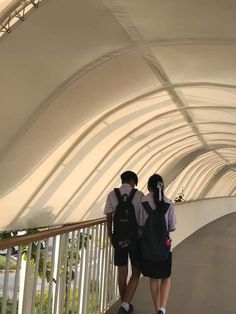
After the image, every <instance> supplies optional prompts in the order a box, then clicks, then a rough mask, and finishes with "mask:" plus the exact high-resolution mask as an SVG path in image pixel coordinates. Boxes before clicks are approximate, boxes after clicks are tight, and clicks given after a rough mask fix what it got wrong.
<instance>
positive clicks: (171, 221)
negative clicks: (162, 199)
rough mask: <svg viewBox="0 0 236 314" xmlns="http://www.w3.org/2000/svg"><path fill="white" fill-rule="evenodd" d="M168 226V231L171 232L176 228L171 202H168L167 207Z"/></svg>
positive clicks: (173, 208)
mask: <svg viewBox="0 0 236 314" xmlns="http://www.w3.org/2000/svg"><path fill="white" fill-rule="evenodd" d="M168 228H169V232H173V231H175V229H176V215H175V207H174V205H173V204H172V203H171V204H170V208H169V215H168Z"/></svg>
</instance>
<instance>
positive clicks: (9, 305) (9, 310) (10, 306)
mask: <svg viewBox="0 0 236 314" xmlns="http://www.w3.org/2000/svg"><path fill="white" fill-rule="evenodd" d="M12 311H13V303H12V300H10V299H7V306H6V312H4V314H11V313H12ZM0 312H1V313H2V297H0Z"/></svg>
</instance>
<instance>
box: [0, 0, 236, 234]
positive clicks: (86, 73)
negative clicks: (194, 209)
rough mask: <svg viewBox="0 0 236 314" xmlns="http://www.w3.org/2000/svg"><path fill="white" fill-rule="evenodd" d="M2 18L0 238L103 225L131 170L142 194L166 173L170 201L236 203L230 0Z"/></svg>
mask: <svg viewBox="0 0 236 314" xmlns="http://www.w3.org/2000/svg"><path fill="white" fill-rule="evenodd" d="M36 4H37V5H36ZM24 5H25V7H24ZM35 6H36V8H35ZM37 6H39V7H38V8H37ZM24 8H25V11H23V9H24ZM0 10H2V12H1V13H0V22H1V24H2V25H3V26H4V27H2V28H1V30H2V31H4V32H3V33H2V35H3V36H1V37H0V71H1V72H0V73H1V74H0V89H1V92H0V97H1V102H0V119H1V120H0V122H1V123H0V173H1V180H0V195H1V200H0V211H1V222H0V229H1V230H9V229H16V228H26V227H33V226H43V225H51V224H62V223H66V222H75V221H80V220H88V219H92V218H96V217H100V216H101V215H102V211H103V206H104V201H105V197H106V194H107V192H108V191H109V190H110V189H111V188H112V187H113V186H116V185H118V184H119V174H120V172H121V171H123V170H126V169H131V170H133V171H136V172H137V173H138V174H139V178H140V182H139V188H140V189H142V190H143V191H144V192H145V191H146V182H147V179H148V177H149V176H150V175H151V174H153V173H154V172H158V173H160V174H161V175H163V177H164V179H165V185H166V193H167V194H168V195H169V196H170V197H172V198H174V197H175V196H176V195H177V194H178V193H180V192H181V191H182V189H183V191H184V194H185V199H186V200H192V199H200V198H209V197H218V196H233V195H236V75H235V73H236V57H235V56H236V32H235V29H236V2H235V1H234V0H199V1H195V0H176V1H169V0H168V1H166V0H146V1H142V0H103V1H102V0H86V1H83V0H69V1H65V0H41V1H34V3H32V1H23V2H22V1H7V0H3V1H0ZM26 12H27V13H26ZM17 14H18V17H15V15H17ZM9 16H11V22H9V20H8V18H9ZM22 16H23V17H24V18H23V19H24V21H21V19H20V17H22ZM7 22H8V23H7ZM7 30H8V31H10V32H9V33H8V32H7Z"/></svg>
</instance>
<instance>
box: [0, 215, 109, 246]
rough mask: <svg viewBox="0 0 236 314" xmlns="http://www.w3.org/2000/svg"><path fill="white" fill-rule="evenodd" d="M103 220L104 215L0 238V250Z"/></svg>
mask: <svg viewBox="0 0 236 314" xmlns="http://www.w3.org/2000/svg"><path fill="white" fill-rule="evenodd" d="M105 222H106V218H105V217H104V218H99V219H93V220H89V221H85V222H80V223H75V224H69V225H64V226H62V227H59V228H55V229H50V230H45V231H39V232H36V233H35V234H27V235H22V236H16V237H12V238H7V239H3V240H0V250H3V249H7V248H10V247H13V246H20V245H23V244H28V243H30V242H33V241H40V240H43V239H46V238H50V237H54V236H57V235H61V234H64V233H68V232H72V231H75V230H79V229H82V228H88V227H92V226H95V225H98V224H102V223H105Z"/></svg>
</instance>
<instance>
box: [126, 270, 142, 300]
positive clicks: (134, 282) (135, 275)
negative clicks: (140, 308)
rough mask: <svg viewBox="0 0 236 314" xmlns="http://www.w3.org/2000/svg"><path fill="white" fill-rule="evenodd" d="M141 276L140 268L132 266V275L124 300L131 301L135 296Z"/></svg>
mask: <svg viewBox="0 0 236 314" xmlns="http://www.w3.org/2000/svg"><path fill="white" fill-rule="evenodd" d="M139 278H140V270H139V269H138V268H137V267H134V266H132V275H131V277H130V279H129V283H128V285H127V288H126V293H125V296H124V300H123V301H124V302H126V303H130V302H131V300H132V298H133V296H134V293H135V291H136V289H137V286H138V282H139Z"/></svg>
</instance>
